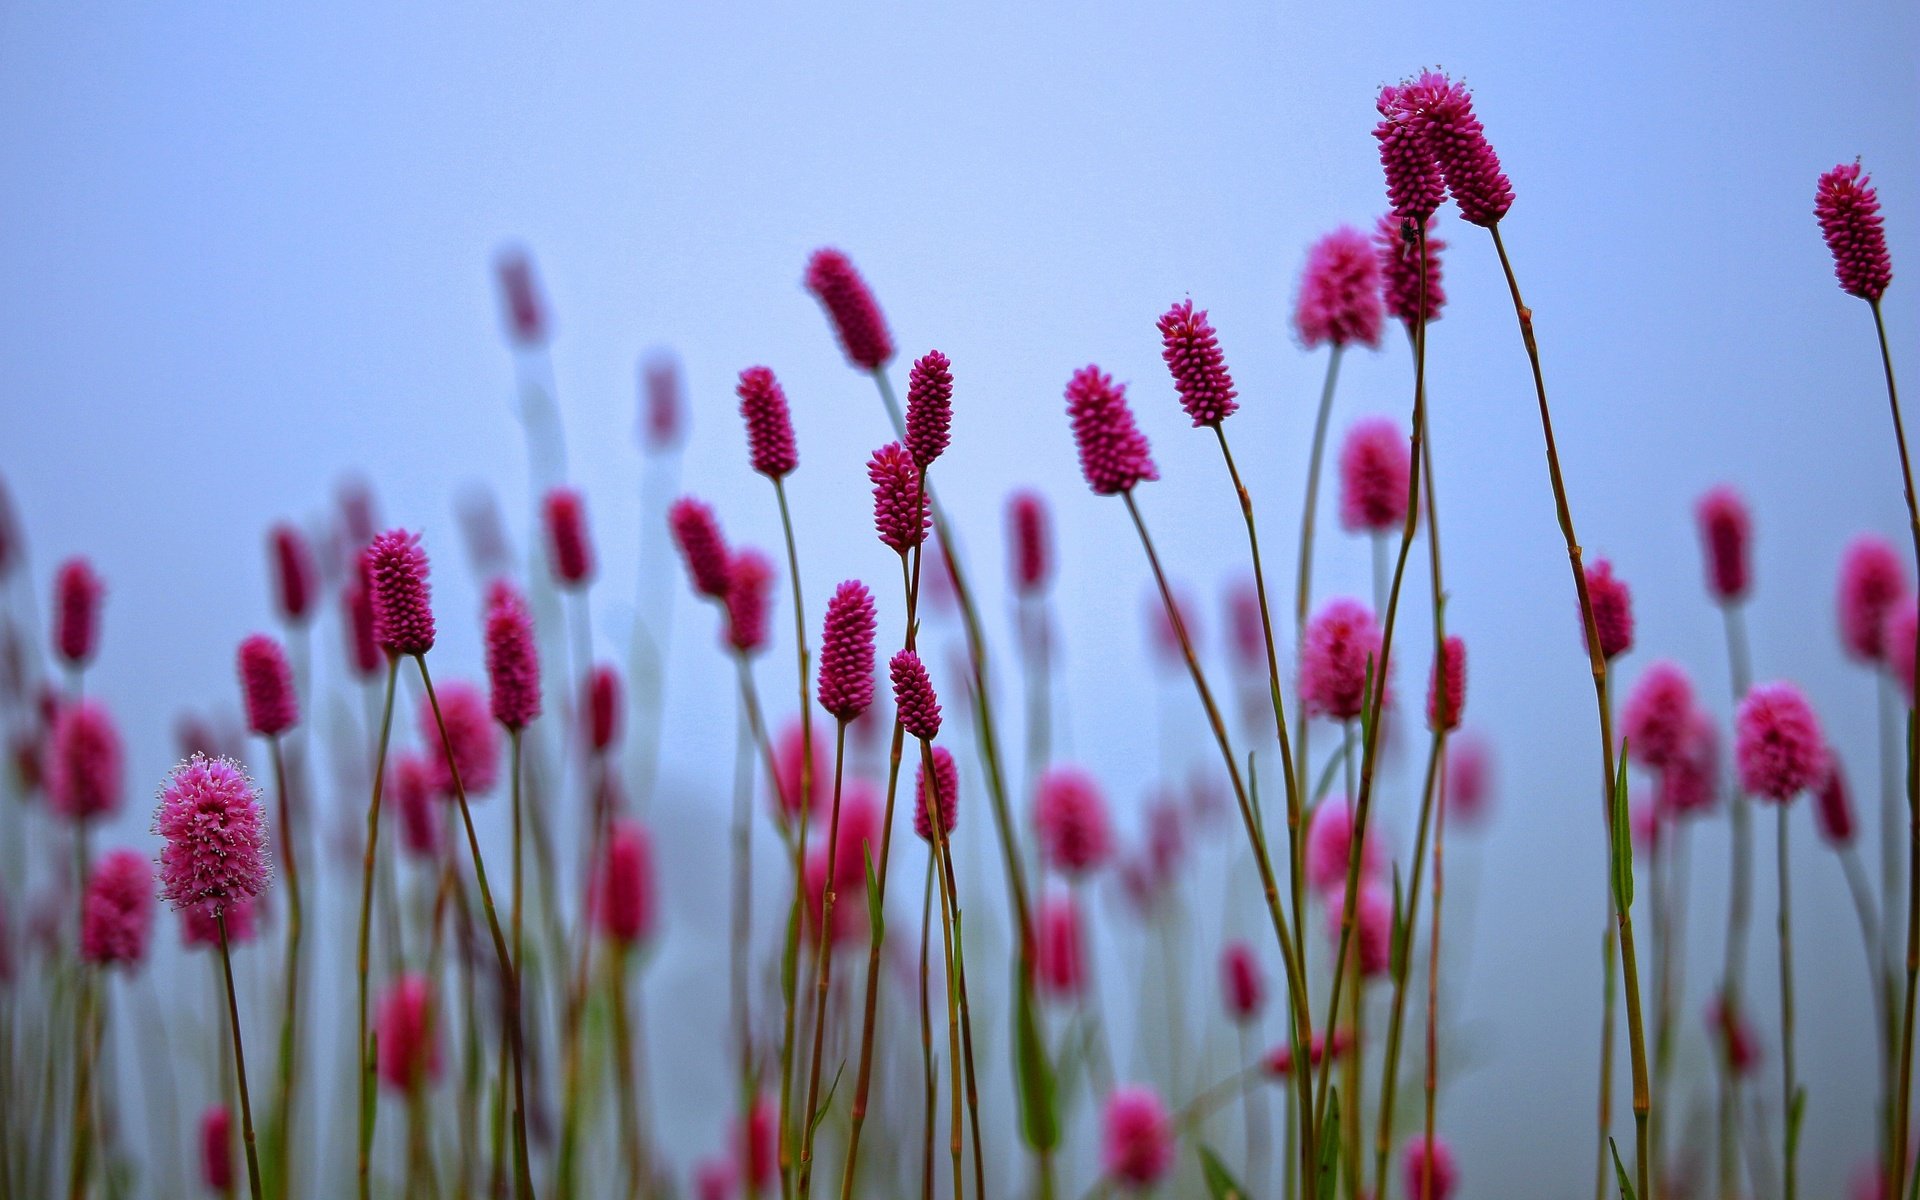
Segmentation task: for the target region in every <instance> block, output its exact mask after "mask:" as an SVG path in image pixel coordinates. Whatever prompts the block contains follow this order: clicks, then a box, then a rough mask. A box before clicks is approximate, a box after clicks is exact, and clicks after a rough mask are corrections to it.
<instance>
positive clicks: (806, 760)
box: [773, 475, 813, 1195]
mask: <svg viewBox="0 0 1920 1200" xmlns="http://www.w3.org/2000/svg"><path fill="white" fill-rule="evenodd" d="M773 494H774V497H775V498H776V499H777V500H778V501H779V503H780V530H781V532H782V533H783V534H784V535H785V537H786V543H787V578H788V580H789V582H790V583H791V585H792V587H793V647H794V655H795V657H796V658H797V659H798V661H799V667H800V680H799V682H800V795H801V797H802V801H801V809H800V814H801V815H800V845H801V847H802V852H803V853H804V850H805V846H806V841H807V820H808V816H809V814H808V813H807V811H806V805H807V800H808V799H810V798H811V797H812V795H813V708H812V705H810V704H809V703H808V702H807V680H808V678H809V676H810V675H811V672H812V668H811V665H810V663H809V656H808V653H807V610H806V602H805V598H804V593H802V592H801V590H800V554H799V551H798V550H797V549H796V548H795V545H794V537H793V513H792V511H791V510H790V509H789V508H788V506H787V486H786V483H785V481H784V480H782V479H781V478H780V477H779V476H777V475H776V476H774V477H773ZM801 865H802V864H800V863H799V862H797V861H796V864H795V867H796V869H795V872H794V880H793V886H794V896H795V903H796V905H797V904H798V903H799V900H798V897H799V895H800V889H801V887H802V884H803V880H802V879H801V875H802V873H803V872H802V871H801V870H800V869H799V867H800V866H801ZM796 911H797V910H796ZM794 966H795V956H794V955H792V954H789V955H787V956H786V962H785V964H784V968H783V970H784V978H783V979H782V980H781V984H782V987H783V988H784V990H785V995H786V1000H787V1017H786V1024H785V1028H784V1031H783V1033H782V1036H781V1042H780V1189H781V1193H782V1194H783V1195H786V1194H791V1192H792V1188H793V1153H794V1149H795V1146H794V1142H793V1126H792V1121H793V1050H794V1045H793V1038H794V1012H793V1010H794V1005H795V1004H796V1003H797V996H796V986H797V981H796V980H795V978H794Z"/></svg>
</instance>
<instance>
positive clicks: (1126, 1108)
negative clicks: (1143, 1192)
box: [1101, 1085, 1174, 1190]
mask: <svg viewBox="0 0 1920 1200" xmlns="http://www.w3.org/2000/svg"><path fill="white" fill-rule="evenodd" d="M1102 1124H1103V1126H1104V1128H1105V1133H1104V1136H1103V1140H1102V1143H1101V1163H1102V1164H1103V1165H1104V1166H1105V1167H1106V1172H1107V1177H1108V1178H1109V1179H1111V1180H1112V1181H1113V1182H1114V1183H1115V1184H1117V1185H1118V1186H1120V1187H1123V1188H1126V1189H1128V1190H1135V1189H1140V1188H1148V1187H1151V1186H1153V1185H1154V1184H1156V1183H1158V1182H1160V1180H1161V1179H1162V1178H1164V1177H1165V1176H1166V1174H1167V1172H1168V1171H1169V1170H1171V1169H1172V1167H1173V1139H1174V1128H1173V1120H1172V1118H1171V1117H1169V1116H1168V1114H1167V1107H1166V1105H1165V1104H1164V1103H1162V1102H1161V1100H1160V1096H1159V1094H1158V1093H1156V1092H1155V1091H1154V1090H1153V1089H1152V1088H1149V1087H1144V1086H1141V1085H1127V1086H1124V1087H1120V1088H1116V1089H1115V1090H1114V1092H1113V1094H1112V1095H1110V1096H1108V1097H1107V1104H1106V1112H1105V1114H1104V1115H1103V1117H1102Z"/></svg>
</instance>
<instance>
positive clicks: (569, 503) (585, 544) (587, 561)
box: [542, 487, 593, 587]
mask: <svg viewBox="0 0 1920 1200" xmlns="http://www.w3.org/2000/svg"><path fill="white" fill-rule="evenodd" d="M542 511H543V512H544V514H545V516H546V521H547V566H548V567H549V568H551V569H552V571H553V577H554V579H555V580H556V581H558V582H559V584H560V586H561V587H579V586H580V585H582V584H584V583H586V582H588V581H589V580H590V579H592V578H593V538H592V537H591V536H589V535H588V533H587V505H586V500H585V499H583V498H582V497H581V495H580V493H579V492H578V491H576V490H575V489H573V488H564V487H561V488H554V489H553V490H552V491H550V492H548V493H547V499H546V503H545V504H544V505H543V506H542Z"/></svg>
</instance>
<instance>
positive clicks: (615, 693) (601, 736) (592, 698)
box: [580, 663, 623, 754]
mask: <svg viewBox="0 0 1920 1200" xmlns="http://www.w3.org/2000/svg"><path fill="white" fill-rule="evenodd" d="M584 692H585V694H584V695H583V696H582V697H581V707H580V711H581V712H582V713H584V714H585V715H586V733H587V748H588V749H589V750H592V751H593V752H594V753H595V754H604V753H606V752H607V751H608V750H609V749H611V748H612V746H613V744H614V743H615V742H617V741H619V740H620V731H621V727H622V720H621V718H622V715H623V714H622V705H621V695H620V674H619V672H617V671H615V670H614V669H613V668H612V667H610V666H608V665H607V664H605V663H600V664H599V665H597V666H595V667H594V668H593V670H591V671H589V672H587V683H586V687H585V689H584Z"/></svg>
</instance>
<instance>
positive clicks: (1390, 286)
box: [1373, 213, 1447, 329]
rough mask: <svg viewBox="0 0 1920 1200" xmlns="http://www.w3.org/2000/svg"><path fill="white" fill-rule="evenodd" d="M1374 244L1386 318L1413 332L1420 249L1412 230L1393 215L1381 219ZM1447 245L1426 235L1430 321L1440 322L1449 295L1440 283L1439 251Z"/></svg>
mask: <svg viewBox="0 0 1920 1200" xmlns="http://www.w3.org/2000/svg"><path fill="white" fill-rule="evenodd" d="M1373 241H1374V245H1375V246H1376V247H1378V249H1379V252H1380V291H1381V295H1382V298H1383V299H1384V300H1385V301H1386V306H1387V315H1388V316H1390V317H1394V318H1396V319H1398V320H1399V321H1400V322H1401V323H1402V324H1404V325H1406V326H1407V328H1409V329H1411V328H1413V327H1414V326H1415V325H1416V324H1418V323H1419V321H1420V296H1421V291H1420V287H1421V282H1420V247H1419V245H1418V243H1417V242H1416V241H1415V240H1414V237H1413V232H1412V230H1410V229H1408V228H1407V225H1406V222H1405V221H1404V220H1402V219H1401V218H1400V217H1399V216H1397V215H1395V214H1394V213H1388V214H1387V215H1386V216H1383V217H1381V218H1380V225H1379V228H1377V229H1375V230H1374V234H1373ZM1446 248H1447V244H1446V243H1445V242H1443V241H1441V240H1440V239H1439V238H1437V237H1434V236H1433V235H1432V234H1428V235H1427V257H1426V271H1427V278H1426V289H1427V290H1426V298H1427V304H1426V313H1427V320H1429V321H1437V320H1439V319H1440V310H1441V309H1442V308H1443V307H1445V306H1446V303H1447V292H1446V289H1445V288H1444V287H1442V286H1441V282H1440V252H1441V251H1442V250H1445V249H1446Z"/></svg>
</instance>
